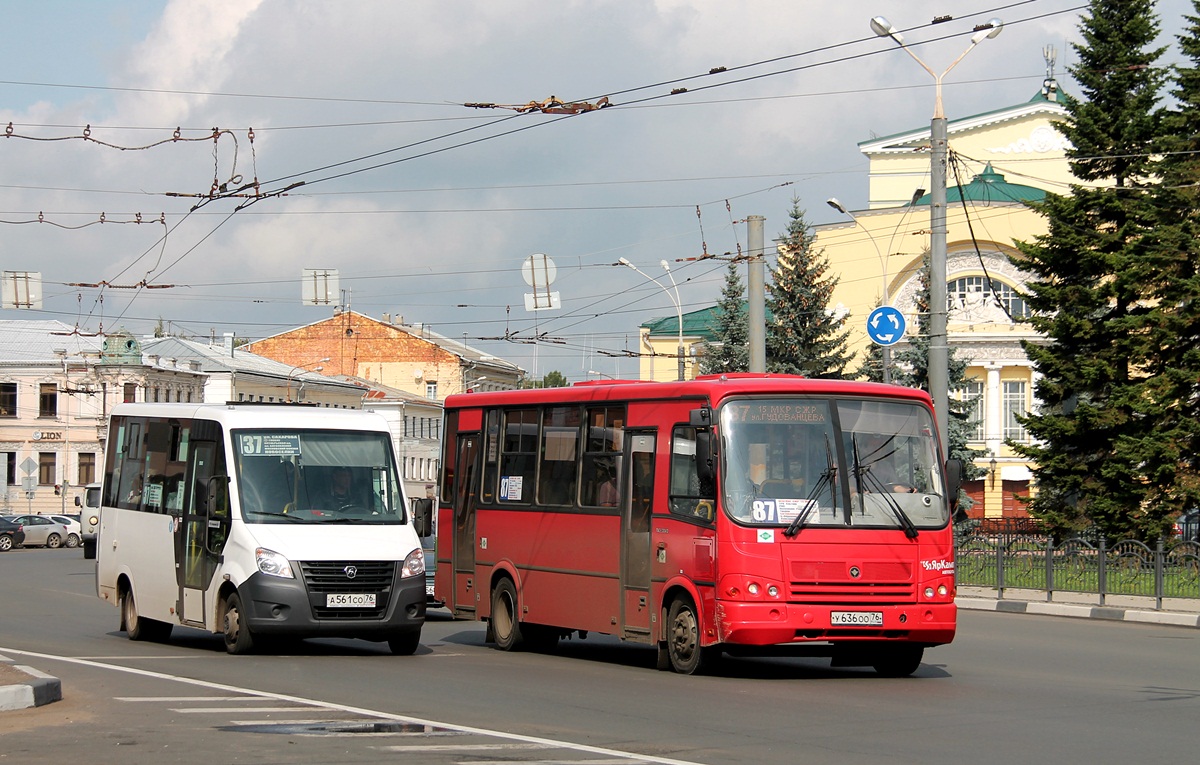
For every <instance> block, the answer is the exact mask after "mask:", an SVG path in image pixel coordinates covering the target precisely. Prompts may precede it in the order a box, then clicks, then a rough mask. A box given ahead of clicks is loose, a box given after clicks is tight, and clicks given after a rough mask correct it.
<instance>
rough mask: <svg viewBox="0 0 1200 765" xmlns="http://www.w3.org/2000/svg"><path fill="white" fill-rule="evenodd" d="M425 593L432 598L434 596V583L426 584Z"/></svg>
mask: <svg viewBox="0 0 1200 765" xmlns="http://www.w3.org/2000/svg"><path fill="white" fill-rule="evenodd" d="M425 594H426V595H428V596H429V597H431V598H432V597H433V585H432V584H427V585H425Z"/></svg>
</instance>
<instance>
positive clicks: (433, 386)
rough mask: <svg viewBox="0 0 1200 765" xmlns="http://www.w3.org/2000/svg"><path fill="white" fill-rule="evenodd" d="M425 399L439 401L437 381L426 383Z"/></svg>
mask: <svg viewBox="0 0 1200 765" xmlns="http://www.w3.org/2000/svg"><path fill="white" fill-rule="evenodd" d="M425 398H429V399H433V400H435V401H436V400H437V381H436V380H434V381H433V382H427V383H425Z"/></svg>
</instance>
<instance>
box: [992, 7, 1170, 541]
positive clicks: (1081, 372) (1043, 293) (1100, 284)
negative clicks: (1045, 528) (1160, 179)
mask: <svg viewBox="0 0 1200 765" xmlns="http://www.w3.org/2000/svg"><path fill="white" fill-rule="evenodd" d="M1081 32H1082V36H1083V39H1084V43H1083V44H1079V45H1074V46H1073V47H1074V49H1075V52H1076V55H1077V58H1078V61H1079V63H1078V64H1077V65H1076V66H1074V67H1073V68H1072V69H1071V73H1072V74H1073V75H1074V76H1075V79H1076V80H1077V81H1078V83H1079V85H1080V88H1081V90H1082V96H1083V98H1082V99H1076V98H1073V97H1068V98H1067V111H1068V114H1069V119H1068V120H1067V121H1065V122H1063V123H1060V124H1059V126H1058V127H1059V130H1060V131H1061V132H1062V133H1063V135H1064V136H1065V137H1066V138H1067V139H1068V140H1069V141H1070V143H1071V145H1072V147H1073V148H1071V149H1069V150H1068V152H1067V157H1068V160H1069V161H1070V165H1071V170H1072V172H1073V173H1074V175H1075V177H1076V178H1079V179H1080V180H1082V181H1088V182H1095V183H1096V185H1095V186H1083V185H1074V186H1072V187H1071V194H1070V195H1068V196H1064V195H1058V194H1048V195H1047V196H1046V198H1045V200H1044V201H1042V202H1040V203H1035V204H1033V205H1032V207H1033V208H1034V209H1035V210H1038V211H1039V212H1041V213H1042V214H1043V215H1045V216H1046V219H1047V222H1048V225H1049V233H1047V234H1046V235H1044V236H1040V237H1037V238H1036V239H1035V240H1034V241H1032V242H1028V243H1025V244H1023V245H1022V246H1021V251H1022V253H1023V255H1024V257H1023V258H1018V259H1016V260H1015V262H1016V264H1017V265H1019V266H1020V267H1021V268H1022V269H1024V270H1025V271H1026V272H1027V273H1030V274H1032V276H1033V278H1032V279H1031V280H1030V282H1029V283H1028V287H1029V295H1028V297H1027V300H1028V302H1029V304H1030V307H1031V308H1032V309H1033V315H1032V317H1031V323H1032V324H1033V326H1034V328H1035V329H1037V330H1038V331H1039V332H1040V333H1041V335H1042V338H1043V339H1042V340H1039V341H1037V342H1025V343H1024V347H1025V352H1026V354H1027V355H1028V357H1029V359H1030V360H1031V361H1032V362H1033V364H1034V368H1035V369H1036V371H1037V372H1038V374H1039V375H1040V377H1039V378H1038V381H1037V385H1036V393H1037V398H1038V399H1039V401H1040V402H1041V406H1040V408H1039V410H1038V411H1037V412H1035V413H1032V414H1030V415H1029V416H1028V417H1025V418H1022V422H1023V423H1024V424H1025V427H1026V429H1027V430H1028V432H1029V435H1030V436H1031V437H1032V439H1031V440H1030V441H1029V442H1027V443H1019V444H1013V446H1014V448H1015V449H1016V451H1017V452H1018V453H1019V454H1021V455H1023V456H1025V457H1027V458H1029V459H1031V460H1032V461H1034V462H1035V463H1036V466H1035V468H1034V473H1035V477H1036V485H1037V492H1036V494H1034V496H1033V499H1032V501H1031V502H1030V505H1029V509H1030V512H1031V513H1032V514H1033V515H1034V516H1036V517H1040V518H1042V519H1043V520H1045V521H1046V522H1047V524H1048V525H1049V526H1050V527H1051V529H1052V530H1053V531H1055V532H1056V533H1059V534H1062V533H1065V532H1069V531H1072V530H1078V529H1081V528H1084V527H1086V526H1087V525H1089V524H1094V525H1095V526H1096V527H1097V528H1098V529H1099V531H1100V532H1101V533H1103V534H1105V535H1107V536H1110V537H1115V538H1120V537H1124V536H1128V535H1131V534H1132V535H1137V536H1142V537H1143V538H1146V537H1150V536H1153V535H1156V534H1157V531H1158V530H1159V529H1161V527H1162V518H1161V515H1160V513H1161V509H1157V508H1155V507H1153V506H1151V505H1149V504H1147V500H1148V499H1151V498H1152V496H1153V495H1154V494H1155V493H1156V489H1155V488H1154V486H1155V484H1156V482H1157V479H1156V478H1154V477H1153V475H1152V473H1153V471H1154V470H1155V469H1156V467H1157V466H1156V465H1153V464H1150V463H1147V461H1146V460H1147V459H1148V458H1151V459H1157V457H1156V456H1155V451H1156V448H1155V446H1154V445H1153V444H1152V443H1151V442H1152V441H1153V440H1154V439H1156V438H1159V435H1158V434H1157V433H1156V430H1157V428H1158V425H1159V416H1160V415H1161V410H1160V407H1162V406H1170V403H1169V402H1164V401H1162V400H1160V399H1158V398H1154V399H1153V400H1147V399H1146V398H1145V397H1146V396H1147V394H1149V393H1150V390H1149V389H1148V388H1147V375H1153V374H1154V370H1155V369H1156V367H1157V363H1158V359H1156V358H1155V356H1156V353H1155V351H1154V348H1153V346H1154V344H1155V342H1156V338H1158V337H1159V336H1158V335H1157V333H1155V332H1154V331H1153V328H1152V325H1153V323H1154V322H1155V321H1156V319H1155V317H1154V316H1153V311H1152V308H1151V304H1150V303H1148V302H1147V300H1146V299H1147V297H1148V292H1147V287H1148V286H1149V284H1150V282H1152V281H1154V280H1155V279H1156V278H1157V273H1156V272H1157V268H1158V267H1157V266H1156V265H1155V264H1154V263H1153V261H1154V257H1155V256H1154V251H1155V250H1156V248H1154V247H1153V245H1152V244H1151V243H1152V241H1153V236H1151V235H1152V234H1153V231H1152V228H1153V226H1154V225H1155V215H1154V210H1155V208H1154V204H1153V203H1152V201H1151V200H1150V199H1149V196H1150V195H1148V194H1147V193H1146V192H1145V191H1144V190H1143V189H1145V188H1146V187H1147V186H1148V185H1149V184H1150V183H1151V181H1150V180H1149V179H1150V178H1151V177H1152V174H1153V172H1154V166H1153V165H1154V161H1153V159H1152V156H1153V155H1152V151H1153V150H1154V148H1155V145H1156V138H1157V135H1158V132H1157V131H1158V125H1159V122H1158V120H1156V118H1155V115H1156V112H1155V109H1156V103H1157V101H1158V99H1159V94H1160V89H1161V84H1162V79H1163V76H1162V74H1161V73H1160V72H1159V70H1158V69H1157V68H1156V67H1155V61H1156V60H1157V59H1158V58H1159V56H1160V55H1161V53H1162V49H1161V48H1153V47H1151V46H1152V45H1153V43H1154V40H1155V37H1156V36H1157V33H1158V23H1157V19H1156V17H1155V15H1154V13H1153V2H1152V0H1092V2H1091V3H1090V7H1089V10H1088V12H1087V14H1086V15H1085V16H1084V17H1083V20H1082V22H1081Z"/></svg>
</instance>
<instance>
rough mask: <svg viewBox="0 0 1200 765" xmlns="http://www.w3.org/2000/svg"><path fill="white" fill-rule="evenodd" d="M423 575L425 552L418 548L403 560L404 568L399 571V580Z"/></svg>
mask: <svg viewBox="0 0 1200 765" xmlns="http://www.w3.org/2000/svg"><path fill="white" fill-rule="evenodd" d="M424 573H425V551H424V550H422V549H421V548H420V547H418V548H417V549H415V550H413V551H412V552H410V553H409V554H408V557H407V558H405V559H404V567H403V568H402V569H400V578H401V579H407V578H409V577H410V576H421V575H422V574H424Z"/></svg>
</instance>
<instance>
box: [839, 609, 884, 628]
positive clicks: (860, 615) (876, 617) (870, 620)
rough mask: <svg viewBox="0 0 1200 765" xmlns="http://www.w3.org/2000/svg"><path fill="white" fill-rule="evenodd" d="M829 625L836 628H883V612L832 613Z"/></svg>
mask: <svg viewBox="0 0 1200 765" xmlns="http://www.w3.org/2000/svg"><path fill="white" fill-rule="evenodd" d="M829 623H830V625H832V626H834V627H882V626H883V612H882V611H830V612H829Z"/></svg>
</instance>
